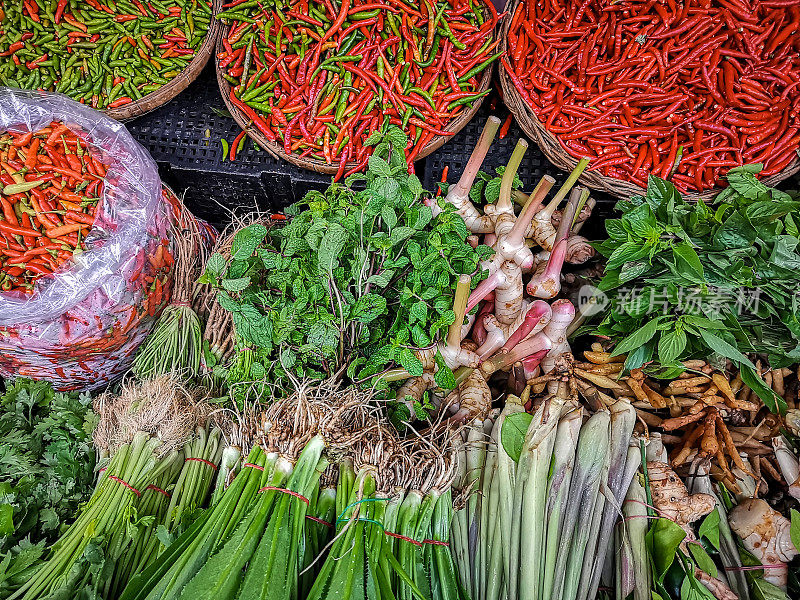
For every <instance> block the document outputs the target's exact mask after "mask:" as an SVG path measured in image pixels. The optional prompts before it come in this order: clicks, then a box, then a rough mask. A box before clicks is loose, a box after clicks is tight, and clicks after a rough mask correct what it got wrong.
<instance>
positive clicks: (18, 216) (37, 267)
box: [0, 122, 107, 293]
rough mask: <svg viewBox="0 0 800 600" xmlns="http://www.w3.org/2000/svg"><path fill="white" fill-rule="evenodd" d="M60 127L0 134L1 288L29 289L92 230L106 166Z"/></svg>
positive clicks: (81, 245) (69, 255) (67, 257)
mask: <svg viewBox="0 0 800 600" xmlns="http://www.w3.org/2000/svg"><path fill="white" fill-rule="evenodd" d="M95 152H96V151H95V150H94V149H93V148H92V147H91V146H90V145H89V144H87V143H86V141H84V140H83V139H81V138H80V137H78V136H77V135H75V133H73V132H72V131H70V130H69V129H68V128H67V127H66V126H65V125H63V124H61V123H57V122H53V123H51V124H50V126H49V127H46V128H44V129H40V130H39V131H37V132H35V133H33V132H30V131H27V132H7V133H4V134H3V135H2V136H0V167H2V172H0V185H2V187H1V188H0V205H2V217H0V290H2V291H11V290H16V291H22V292H25V293H32V292H33V283H34V282H35V281H36V280H37V279H38V278H39V277H42V276H45V275H50V274H52V273H53V272H55V271H57V270H58V269H59V267H61V265H63V264H64V263H65V262H67V261H69V260H70V259H71V258H72V255H73V254H74V253H75V252H76V251H80V250H83V249H84V243H83V242H84V240H85V239H86V235H87V234H88V232H89V231H90V230H91V228H92V224H93V223H94V219H95V210H96V207H97V203H98V201H99V200H100V197H101V195H102V193H103V183H104V181H103V179H104V177H105V174H106V170H107V166H106V165H104V164H102V163H101V162H100V161H99V160H98V159H97V157H95V156H94V154H95Z"/></svg>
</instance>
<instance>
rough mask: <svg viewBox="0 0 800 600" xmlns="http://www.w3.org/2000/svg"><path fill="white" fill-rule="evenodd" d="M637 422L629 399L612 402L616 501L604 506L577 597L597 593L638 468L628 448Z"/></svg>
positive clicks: (611, 482)
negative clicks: (613, 535) (624, 501)
mask: <svg viewBox="0 0 800 600" xmlns="http://www.w3.org/2000/svg"><path fill="white" fill-rule="evenodd" d="M634 425H636V409H634V408H633V406H631V404H630V402H628V401H626V400H620V401H618V402H615V403H614V404H612V405H611V447H610V449H609V453H610V454H609V469H608V484H607V485H608V491H609V492H610V493H611V494H612V496H613V498H614V502H613V503H612V502H609V503H607V504H606V505H605V508H604V509H603V513H602V521H601V522H600V525H599V532H598V539H597V542H596V544H595V545H594V546H589V550H590V551H589V552H587V557H588V558H589V559H590V561H591V562H590V564H587V565H584V570H583V573H582V574H581V583H580V591H581V595H579V596H578V600H589V599H592V598H594V597H595V595H596V594H597V588H598V586H599V585H600V575H601V574H602V571H603V565H604V564H605V562H606V556H607V555H608V551H609V541H610V539H611V535H612V533H613V531H614V521H615V520H616V518H617V515H618V514H619V510H620V506H621V504H622V501H623V499H624V496H625V493H626V492H627V490H628V486H629V485H630V478H632V477H633V473H634V472H635V469H638V467H639V461H640V460H641V459H640V458H637V457H638V456H639V453H638V452H636V449H634V450H633V452H631V449H630V448H629V445H630V440H631V435H632V434H633V427H634ZM630 461H633V463H634V464H635V465H636V466H635V469H634V470H631V469H629V468H628V465H629V462H630Z"/></svg>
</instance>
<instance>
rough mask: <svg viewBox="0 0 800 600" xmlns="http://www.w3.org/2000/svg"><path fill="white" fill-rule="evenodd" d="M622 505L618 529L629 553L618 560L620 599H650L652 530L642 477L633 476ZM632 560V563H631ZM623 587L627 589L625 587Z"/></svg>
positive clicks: (618, 593)
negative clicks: (649, 544)
mask: <svg viewBox="0 0 800 600" xmlns="http://www.w3.org/2000/svg"><path fill="white" fill-rule="evenodd" d="M625 500H626V501H625V503H624V504H623V506H622V518H623V520H622V522H620V523H619V524H618V525H617V528H618V530H619V531H620V532H622V535H623V536H624V538H625V539H626V541H627V544H626V546H627V547H628V548H629V549H630V551H629V552H628V553H626V554H624V555H620V556H619V559H618V560H617V572H618V575H617V580H618V581H619V582H620V584H621V585H620V588H619V589H617V599H618V600H622V599H624V598H627V597H628V596H629V595H630V594H631V593H632V594H633V600H651V594H650V584H651V578H652V571H651V566H650V556H649V554H648V550H647V540H646V537H647V530H648V529H649V527H650V523H649V515H648V513H647V504H648V502H647V493H646V492H645V489H644V486H642V483H641V481H640V478H639V477H634V478H633V481H631V485H630V487H629V488H628V493H627V494H626V496H625ZM628 559H630V560H628ZM623 586H624V587H623Z"/></svg>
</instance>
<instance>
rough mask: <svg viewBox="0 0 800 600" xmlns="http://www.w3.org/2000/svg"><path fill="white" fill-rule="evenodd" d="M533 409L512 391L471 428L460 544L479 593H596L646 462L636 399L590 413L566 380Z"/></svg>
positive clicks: (547, 599)
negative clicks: (636, 433) (637, 437)
mask: <svg viewBox="0 0 800 600" xmlns="http://www.w3.org/2000/svg"><path fill="white" fill-rule="evenodd" d="M534 407H536V411H535V414H533V415H529V414H527V413H525V411H524V408H523V401H521V400H520V399H519V398H516V397H514V396H509V398H508V400H507V402H506V406H505V408H504V409H503V410H502V412H500V413H499V414H498V413H497V412H496V411H495V412H494V413H492V414H491V415H490V416H489V418H488V419H486V420H485V421H480V422H474V423H473V424H472V427H471V428H470V429H468V430H467V431H465V432H464V433H463V436H462V440H461V444H460V449H459V474H458V478H457V480H456V483H455V484H454V485H455V487H456V489H458V490H459V492H460V493H459V499H458V505H459V510H457V511H456V514H455V516H454V520H453V532H452V536H451V548H452V551H453V556H454V557H455V561H456V564H457V566H458V571H459V574H460V576H461V581H462V584H463V586H464V588H465V590H466V592H467V594H468V595H469V596H470V597H471V598H472V599H473V600H495V599H499V598H508V599H509V600H551V599H553V600H589V599H593V598H594V597H595V594H596V593H597V589H598V587H599V583H600V576H601V574H602V571H603V568H604V565H605V562H606V556H607V553H608V550H609V548H611V546H612V544H611V539H612V534H613V530H614V524H615V522H616V517H617V515H618V514H619V511H620V508H621V506H622V502H623V499H624V498H625V495H626V493H627V491H628V487H629V485H630V483H631V480H632V479H633V477H634V474H635V473H636V470H637V468H638V467H639V464H640V462H641V457H640V453H639V451H638V447H630V448H629V444H630V441H631V434H632V433H633V427H634V424H635V420H636V413H635V411H634V409H633V408H632V407H631V406H630V404H629V403H628V402H625V401H621V402H618V403H617V404H615V405H613V406H612V407H611V409H610V410H609V411H600V412H596V413H594V414H592V415H591V416H588V415H587V414H586V413H585V411H584V409H583V408H581V406H580V405H579V404H578V402H577V400H576V398H575V397H574V395H573V394H570V393H569V391H568V389H567V384H566V383H565V382H560V384H559V386H558V391H557V392H556V393H554V394H552V395H549V396H546V397H545V398H543V399H540V400H539V401H538V402H534ZM487 438H488V441H487ZM601 490H602V491H601Z"/></svg>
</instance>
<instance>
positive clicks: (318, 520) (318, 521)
mask: <svg viewBox="0 0 800 600" xmlns="http://www.w3.org/2000/svg"><path fill="white" fill-rule="evenodd" d="M306 519H308V520H309V521H314V523H319V524H320V525H325V527H333V523H328V522H327V521H325V520H323V519H318V518H317V517H312V516H311V515H306Z"/></svg>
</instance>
